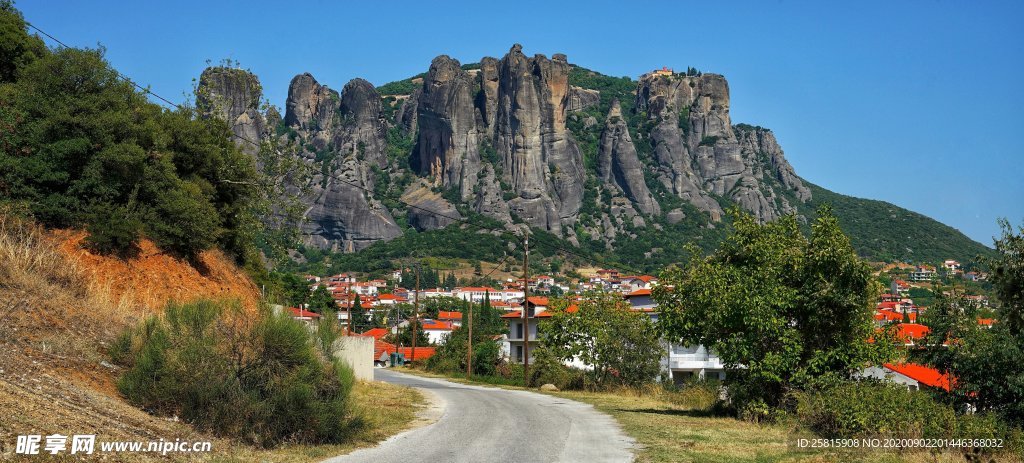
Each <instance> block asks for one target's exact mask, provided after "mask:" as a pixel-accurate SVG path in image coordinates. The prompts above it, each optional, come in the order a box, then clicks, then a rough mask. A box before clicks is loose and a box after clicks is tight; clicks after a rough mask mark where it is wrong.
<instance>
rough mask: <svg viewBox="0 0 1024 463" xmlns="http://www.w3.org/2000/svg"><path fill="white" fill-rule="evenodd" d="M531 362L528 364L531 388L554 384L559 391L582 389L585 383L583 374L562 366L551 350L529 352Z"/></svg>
mask: <svg viewBox="0 0 1024 463" xmlns="http://www.w3.org/2000/svg"><path fill="white" fill-rule="evenodd" d="M531 354H532V355H531V356H532V357H533V361H532V362H531V363H530V382H529V384H528V385H531V386H542V385H544V384H554V385H555V387H557V388H558V389H561V390H568V389H584V385H585V383H586V380H585V379H584V378H585V375H584V372H583V371H581V370H578V369H575V368H571V367H568V366H566V365H565V364H563V363H562V362H561V361H560V360H559V359H558V357H556V356H555V354H554V353H552V352H551V350H549V349H546V348H543V347H541V348H539V349H535V350H533V351H532V352H531Z"/></svg>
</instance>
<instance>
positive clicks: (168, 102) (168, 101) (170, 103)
mask: <svg viewBox="0 0 1024 463" xmlns="http://www.w3.org/2000/svg"><path fill="white" fill-rule="evenodd" d="M25 25H27V26H28V27H31V28H32V29H35V30H36V32H39V33H40V34H43V35H44V36H46V37H48V38H49V39H50V40H53V41H54V42H57V44H59V45H60V46H62V47H64V48H72V47H69V46H68V45H67V44H65V43H64V42H61V41H60V39H58V38H56V37H54V36H52V35H50V34H49V33H47V32H46V31H44V30H42V29H40V28H38V27H36V25H35V24H32V23H30V22H28V21H25ZM110 70H112V71H114V74H117V77H118V78H120V79H121V80H123V81H125V82H128V83H129V84H132V85H133V86H135V88H137V89H139V90H141V91H142V92H143V93H147V94H149V95H153V97H155V98H156V99H158V100H160V101H163V102H164V103H167V104H169V105H171V106H173V107H175V108H179V109H180V108H182V106H181V105H179V104H176V103H174V102H173V101H171V100H168V99H167V98H164V97H162V96H160V95H157V94H156V93H155V92H153V91H152V90H150V89H149V88H147V87H143V86H141V85H139V84H137V83H135V81H133V80H131V79H129V78H128V76H126V75H124V74H121V73H120V72H118V70H117V69H114V68H113V67H111V68H110Z"/></svg>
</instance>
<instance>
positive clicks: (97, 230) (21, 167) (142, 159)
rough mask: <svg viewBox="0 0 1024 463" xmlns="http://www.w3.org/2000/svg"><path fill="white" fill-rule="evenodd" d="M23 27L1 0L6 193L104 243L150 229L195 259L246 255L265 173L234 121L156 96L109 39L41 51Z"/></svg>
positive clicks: (0, 140)
mask: <svg viewBox="0 0 1024 463" xmlns="http://www.w3.org/2000/svg"><path fill="white" fill-rule="evenodd" d="M23 27H24V21H22V20H21V19H20V16H19V15H18V14H17V13H16V11H14V10H13V8H12V7H11V6H10V3H9V2H3V3H0V36H2V38H3V40H2V43H3V45H0V55H3V56H0V63H2V64H0V148H2V149H0V185H2V188H3V195H4V197H5V200H9V201H12V202H17V203H23V204H26V205H28V206H29V208H30V209H31V212H32V214H33V216H35V218H36V219H38V220H39V221H40V222H41V223H43V224H44V225H46V226H50V227H77V228H87V229H89V231H91V232H92V234H91V235H90V237H89V238H88V240H87V243H88V244H90V245H91V246H92V247H93V249H95V250H99V251H103V252H112V253H125V252H130V251H132V249H133V247H134V246H135V245H136V243H137V241H138V239H139V237H142V236H146V237H148V238H151V239H153V241H155V242H156V244H157V245H158V246H159V247H160V248H161V249H163V250H165V251H170V252H172V253H175V254H178V255H180V256H182V257H186V258H193V257H195V256H196V255H197V254H198V253H199V252H201V251H204V250H207V249H210V248H213V247H221V248H223V249H225V250H227V251H228V252H229V253H230V254H232V255H233V256H234V257H236V259H238V260H239V261H242V260H243V259H244V258H246V257H247V256H248V254H247V253H248V252H250V251H251V249H252V247H251V246H252V240H251V233H250V232H251V230H252V226H253V224H254V223H258V221H257V220H256V218H255V215H254V212H255V211H254V210H253V209H252V208H251V205H252V203H253V201H254V198H255V197H256V196H258V194H259V191H258V189H256V188H255V187H254V186H253V185H254V183H255V182H256V179H257V178H258V175H257V171H256V168H255V163H254V160H253V158H252V157H250V156H248V155H246V154H244V153H242V152H241V151H240V150H239V149H238V148H237V147H236V146H235V144H234V142H233V141H232V133H231V131H230V129H229V128H228V127H227V124H225V123H224V122H223V121H217V120H212V119H204V118H201V117H199V115H198V113H197V112H196V111H195V110H194V108H189V107H180V108H176V109H175V110H172V111H169V110H166V109H164V108H161V107H160V106H158V105H156V104H153V103H150V102H149V101H148V100H147V97H146V94H145V93H143V92H141V91H139V90H137V89H136V88H135V87H134V86H133V85H132V84H131V83H130V82H127V81H125V80H124V79H122V78H121V77H120V75H119V74H118V73H117V71H116V70H114V69H113V68H112V67H111V66H110V64H109V63H107V61H106V59H105V58H104V51H103V49H102V48H100V49H95V50H90V49H75V48H60V49H56V50H53V51H48V52H42V51H40V50H38V49H37V48H38V47H37V45H38V43H36V42H37V40H38V39H35V38H30V39H24V37H23V35H24V31H23V30H22V29H23ZM8 37H12V38H13V42H11V43H8V42H7V38H8ZM17 37H21V38H20V39H19V38H17ZM7 55H11V56H7ZM15 55H17V56H15ZM8 59H12V60H13V61H11V62H9V61H7V60H8ZM12 64H13V66H12ZM12 79H13V80H12ZM115 221H116V222H117V223H116V224H115V223H113V222H115Z"/></svg>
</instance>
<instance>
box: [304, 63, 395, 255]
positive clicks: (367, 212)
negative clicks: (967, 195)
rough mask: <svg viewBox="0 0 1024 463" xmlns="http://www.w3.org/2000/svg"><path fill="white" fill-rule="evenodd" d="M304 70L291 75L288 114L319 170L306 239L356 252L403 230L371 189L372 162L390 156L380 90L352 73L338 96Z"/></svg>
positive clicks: (308, 198)
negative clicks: (353, 76)
mask: <svg viewBox="0 0 1024 463" xmlns="http://www.w3.org/2000/svg"><path fill="white" fill-rule="evenodd" d="M306 76H308V74H304V75H300V76H298V77H296V78H295V79H293V80H292V83H293V85H292V86H291V87H290V88H289V93H288V103H287V108H289V113H288V114H289V115H292V116H293V117H288V116H285V124H287V125H288V127H289V128H291V129H292V130H294V131H295V132H296V133H298V144H299V146H300V147H303V149H302V150H301V156H303V157H304V158H305V159H306V160H307V162H309V164H310V165H311V167H312V170H313V171H314V172H317V173H316V174H315V175H314V176H313V179H312V182H311V188H310V192H309V194H308V195H307V196H306V198H305V201H306V202H307V203H308V204H309V208H308V209H307V211H306V214H305V216H306V222H305V223H304V224H303V227H302V228H303V230H302V231H303V240H304V242H305V243H306V244H307V245H310V246H315V247H317V248H321V249H331V250H335V251H342V252H354V251H359V250H361V249H364V248H366V247H367V246H370V245H371V244H373V243H375V242H378V241H382V240H384V241H386V240H389V239H392V238H396V237H398V236H400V235H401V234H402V231H401V229H400V228H399V227H398V224H397V223H396V222H395V219H394V218H393V217H392V215H391V212H390V211H389V210H388V209H387V208H385V207H384V206H383V205H382V204H381V203H380V201H379V200H378V199H377V198H374V197H373V194H372V191H373V188H374V180H375V178H374V175H373V171H372V168H373V167H374V166H376V167H378V168H379V167H381V166H383V165H385V163H386V160H387V154H386V148H387V146H386V142H385V131H386V127H385V126H384V121H383V119H382V118H381V98H380V95H379V94H378V93H377V91H376V89H374V88H373V85H371V84H370V83H369V82H367V81H365V80H363V79H353V80H352V81H350V82H349V83H347V84H346V85H345V87H344V88H343V89H342V91H341V94H340V96H338V97H335V96H334V95H337V93H335V92H333V91H332V90H330V89H327V88H326V87H321V86H319V84H317V83H316V81H315V80H314V79H312V76H309V77H306ZM296 83H298V84H299V85H295V84H296ZM293 108H294V109H293ZM310 147H312V148H314V149H316V150H317V151H316V152H310V150H309V148H310Z"/></svg>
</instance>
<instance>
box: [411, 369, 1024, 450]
mask: <svg viewBox="0 0 1024 463" xmlns="http://www.w3.org/2000/svg"><path fill="white" fill-rule="evenodd" d="M402 371H407V372H410V373H413V374H419V375H424V376H432V377H440V375H436V374H432V373H426V372H422V371H419V370H407V369H402ZM449 379H450V380H452V381H456V382H463V383H465V382H467V381H466V379H465V378H464V377H458V376H456V377H451V378H449ZM475 384H480V385H481V386H494V387H505V388H510V389H522V388H517V387H508V386H495V385H493V384H482V383H475ZM546 394H552V395H556V396H558V397H564V398H566V399H571V400H576V401H579V402H584V403H589V404H591V405H593V406H594V407H595V408H597V409H598V410H600V411H602V412H605V413H608V414H609V415H611V416H612V417H613V418H615V420H616V421H617V422H618V423H619V425H620V426H622V430H623V431H624V432H625V433H626V434H628V435H629V436H631V437H632V438H633V439H635V440H636V442H637V444H638V448H637V449H636V451H635V454H636V461H638V462H649V463H668V462H711V463H713V462H723V463H725V462H847V461H856V462H865V463H890V462H891V463H953V462H964V461H985V462H988V461H990V458H994V459H992V460H991V461H997V462H1020V461H1022V460H1021V459H1020V458H1019V457H1016V456H1014V455H1008V454H1002V455H997V456H995V457H992V456H989V457H986V458H985V459H983V460H968V459H965V457H964V455H963V454H961V453H959V452H941V453H938V452H934V453H933V452H928V451H915V452H910V451H906V452H888V451H883V450H857V451H844V452H837V451H823V450H817V449H815V450H806V449H799V448H796V446H795V442H796V439H798V438H800V437H808V438H813V437H814V436H813V435H810V434H808V433H806V432H803V431H801V430H800V429H799V427H798V426H796V425H795V424H790V425H766V424H756V423H750V422H746V421H741V420H737V419H735V418H731V417H722V416H714V415H713V414H711V413H710V412H708V411H707V405H709V404H710V403H711V400H709V398H708V397H705V396H703V395H700V394H694V395H687V394H681V393H669V392H664V391H660V390H652V391H647V392H643V393H641V392H638V391H632V390H624V391H617V392H614V393H610V392H582V391H562V392H552V393H546Z"/></svg>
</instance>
